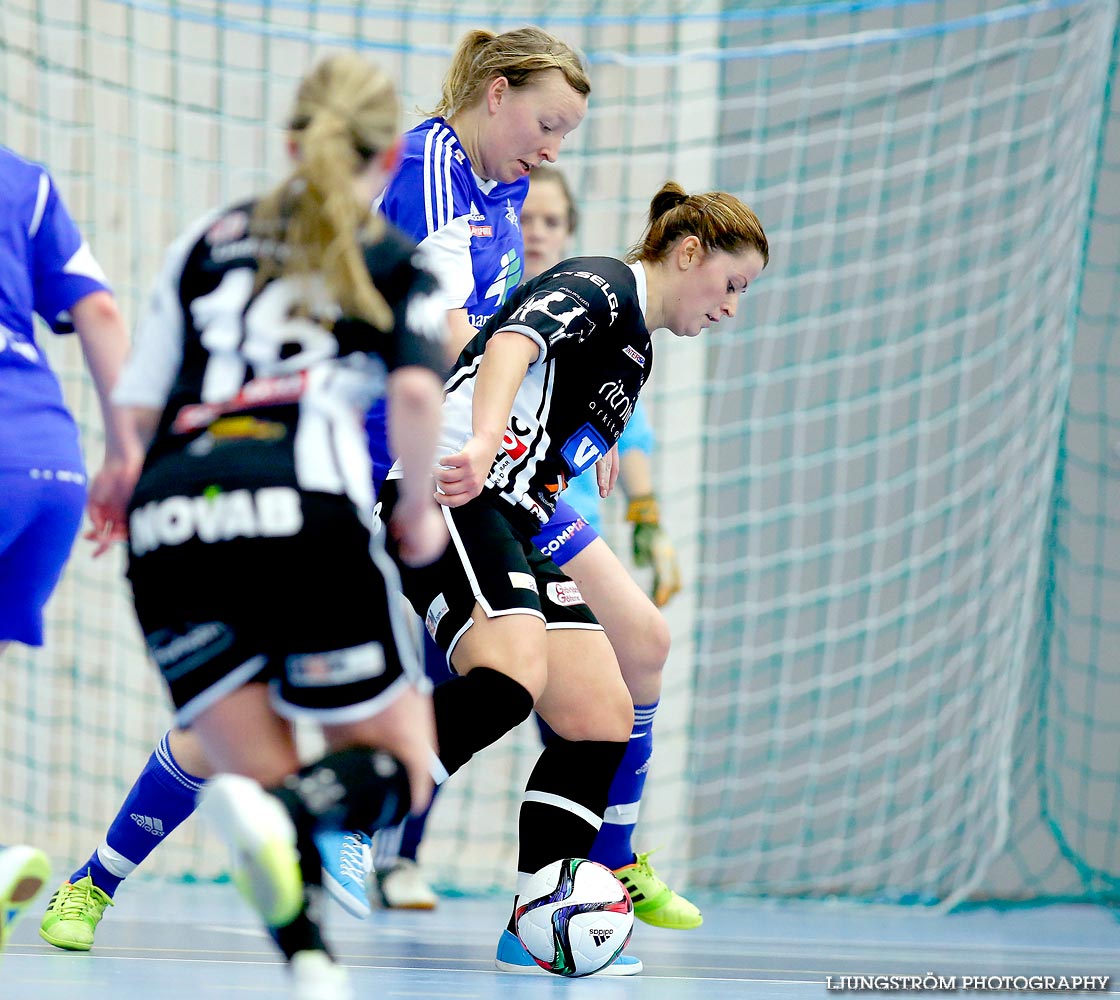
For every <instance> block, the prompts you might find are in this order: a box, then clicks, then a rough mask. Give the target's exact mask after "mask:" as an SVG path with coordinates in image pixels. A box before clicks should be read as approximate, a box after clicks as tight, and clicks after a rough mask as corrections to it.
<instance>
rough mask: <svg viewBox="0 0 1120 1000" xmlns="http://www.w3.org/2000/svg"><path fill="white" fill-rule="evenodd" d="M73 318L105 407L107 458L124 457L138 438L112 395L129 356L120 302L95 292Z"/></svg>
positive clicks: (82, 301)
mask: <svg viewBox="0 0 1120 1000" xmlns="http://www.w3.org/2000/svg"><path fill="white" fill-rule="evenodd" d="M70 315H71V317H72V318H73V320H74V328H75V330H76V331H77V333H78V338H79V340H80V341H81V344H82V353H83V354H84V355H85V359H86V367H87V368H88V369H89V373H90V377H91V378H92V379H93V385H94V388H95V389H96V391H97V399H98V402H99V404H100V406H101V418H102V421H103V423H104V427H105V454H106V458H107V459H108V460H112V459H119V458H123V457H125V456H126V455H127V454H128V452H129V449H130V447H131V446H132V444H133V442H134V440H135V439H134V438H133V437H132V436H131V435H129V434H128V428H127V427H126V426H125V424H124V423H123V415H122V411H121V410H120V409H118V408H115V407H114V406H113V405H112V401H111V396H112V392H113V386H115V385H116V384H117V378H118V377H119V376H120V372H121V368H122V367H123V366H124V361H125V358H126V357H127V356H128V331H127V330H126V329H125V325H124V319H123V318H122V317H121V313H120V310H119V309H118V308H117V303H116V300H115V299H114V298H113V296H112V295H110V294H109V293H108V292H94V293H92V294H90V295H87V296H86V297H85V298H83V299H80V300H79V301H78V302H76V303H75V304H74V306H73V307H72V308H71V310H70Z"/></svg>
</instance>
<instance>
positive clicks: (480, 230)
mask: <svg viewBox="0 0 1120 1000" xmlns="http://www.w3.org/2000/svg"><path fill="white" fill-rule="evenodd" d="M493 235H494V227H493V226H475V225H472V226H471V236H493Z"/></svg>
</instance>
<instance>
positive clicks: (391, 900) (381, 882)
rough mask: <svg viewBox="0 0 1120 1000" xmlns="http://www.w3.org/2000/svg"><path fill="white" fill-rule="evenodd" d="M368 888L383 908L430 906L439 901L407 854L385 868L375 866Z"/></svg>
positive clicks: (434, 905) (416, 908)
mask: <svg viewBox="0 0 1120 1000" xmlns="http://www.w3.org/2000/svg"><path fill="white" fill-rule="evenodd" d="M371 890H372V894H373V896H374V899H375V901H376V903H377V905H378V906H381V907H383V908H384V909H386V910H434V909H435V908H436V904H437V903H438V902H439V897H438V896H436V894H435V893H434V892H433V891H432V887H431V886H430V885H428V880H427V879H426V878H424V873H423V872H421V871H420V868H419V866H418V865H417V864H416V862H415V861H410V860H408V859H407V858H398V859H397V862H396V864H394V865H393V867H392V868H390V869H389V870H388V871H381V870H380V869H378V871H377V872H376V873H375V874H374V877H373V881H372V883H371Z"/></svg>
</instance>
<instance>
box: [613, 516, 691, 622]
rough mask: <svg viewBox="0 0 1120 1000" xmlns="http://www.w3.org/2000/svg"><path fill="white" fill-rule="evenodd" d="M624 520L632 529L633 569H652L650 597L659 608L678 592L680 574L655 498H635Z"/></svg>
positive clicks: (675, 554) (675, 555)
mask: <svg viewBox="0 0 1120 1000" xmlns="http://www.w3.org/2000/svg"><path fill="white" fill-rule="evenodd" d="M626 520H627V521H630V522H631V523H632V524H633V525H634V539H633V548H634V565H635V566H652V567H653V591H652V593H651V595H650V596H651V597H652V598H653V603H654V604H656V605H657V607H659V608H662V607H664V606H665V605H666V604H668V603H669V598H670V597H672V596H673V595H674V594H675V593H677V591H679V590H680V589H681V571H680V567H679V566H678V565H677V553H676V550H675V549H674V548H673V543H672V542H671V541H669V536H668V535H666V534H665V532H664V531H662V530H661V524H660V520H661V512H660V510H659V509H658V506H657V498H656V497H654V496H653V495H652V494H650V495H647V496H641V497H634V498H633V499H632V500H631V501H630V508H629V510H628V511H627V512H626Z"/></svg>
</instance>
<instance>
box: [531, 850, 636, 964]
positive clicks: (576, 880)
mask: <svg viewBox="0 0 1120 1000" xmlns="http://www.w3.org/2000/svg"><path fill="white" fill-rule="evenodd" d="M514 922H515V924H516V926H517V936H518V937H519V938H520V939H521V943H522V944H523V945H524V946H525V949H526V950H527V951H528V952H529V954H530V955H532V956H533V960H534V961H535V962H536V963H537V965H539V966H540V967H541V968H542V969H546V970H547V971H549V972H555V973H556V974H557V975H558V976H590V975H591V974H592V973H595V972H598V971H599V970H600V969H605V968H606V967H607V966H608V965H610V964H611V962H613V961H614V960H615V959H616V958H618V956H619V953H620V952H621V951H622V949H623V948H625V947H626V944H627V942H629V940H630V934H631V932H632V931H633V930H634V904H633V903H632V902H631V901H630V894H629V893H628V892H627V891H626V887H625V886H624V885H623V884H622V883H621V882H619V880H618V879H617V878H616V877H615V874H614V872H612V871H611V870H610V869H609V868H604V867H603V866H602V865H600V864H597V863H596V862H594V861H585V860H584V859H583V858H564V859H563V860H562V861H554V862H552V864H550V865H545V867H544V868H542V869H541V870H540V871H539V872H537V873H536V874H535V875H534V876H533V877H532V879H530V880H529V883H528V885H527V886H526V888H525V892H523V893H522V894H521V895H520V896H518V897H517V905H516V908H515V913H514Z"/></svg>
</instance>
